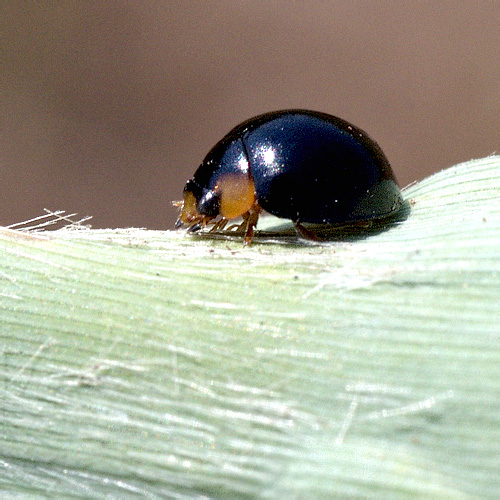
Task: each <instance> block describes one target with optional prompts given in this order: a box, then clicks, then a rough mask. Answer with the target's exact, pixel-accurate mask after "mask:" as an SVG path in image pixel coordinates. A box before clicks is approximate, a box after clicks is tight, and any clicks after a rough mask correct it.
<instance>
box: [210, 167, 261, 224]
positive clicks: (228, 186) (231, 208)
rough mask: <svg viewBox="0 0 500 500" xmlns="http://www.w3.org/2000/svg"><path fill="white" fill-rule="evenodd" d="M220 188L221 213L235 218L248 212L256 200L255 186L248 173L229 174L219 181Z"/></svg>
mask: <svg viewBox="0 0 500 500" xmlns="http://www.w3.org/2000/svg"><path fill="white" fill-rule="evenodd" d="M216 189H218V190H220V193H221V195H220V215H222V217H225V218H226V219H234V218H235V217H239V216H240V215H242V214H244V213H245V212H248V210H250V208H251V207H252V205H253V204H254V202H255V186H254V183H253V181H252V179H251V178H250V177H248V176H247V175H244V174H242V175H234V174H228V175H225V176H223V177H222V178H221V179H220V181H219V182H218V183H217V188H216Z"/></svg>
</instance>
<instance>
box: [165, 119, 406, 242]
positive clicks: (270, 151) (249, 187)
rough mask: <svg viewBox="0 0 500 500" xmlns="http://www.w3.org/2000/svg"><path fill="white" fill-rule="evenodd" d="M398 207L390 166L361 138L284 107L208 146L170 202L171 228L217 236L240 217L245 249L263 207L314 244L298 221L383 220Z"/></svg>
mask: <svg viewBox="0 0 500 500" xmlns="http://www.w3.org/2000/svg"><path fill="white" fill-rule="evenodd" d="M401 203H402V198H401V191H400V190H399V188H398V185H397V183H396V179H395V177H394V174H393V172H392V169H391V166H390V165H389V162H388V160H387V158H386V157H385V155H384V153H383V152H382V150H381V149H380V147H379V146H378V144H377V143H376V142H375V141H373V140H372V139H371V138H370V137H369V136H368V135H367V134H366V132H364V131H363V130H361V129H359V128H358V127H355V126H354V125H351V124H350V123H349V122H347V121H345V120H342V119H341V118H337V117H335V116H332V115H328V114H326V113H320V112H316V111H308V110H302V109H289V110H283V111H274V112H271V113H266V114H263V115H259V116H256V117H255V118H251V119H250V120H247V121H244V122H243V123H241V124H240V125H238V126H237V127H235V128H233V129H232V130H231V131H230V132H229V133H228V134H227V135H226V136H225V137H224V138H223V139H222V140H221V141H220V142H218V143H217V144H216V145H215V146H214V147H213V148H212V150H211V151H210V152H209V153H208V154H207V156H206V157H205V159H204V160H203V162H202V164H201V165H200V167H199V168H198V170H197V171H196V172H195V174H194V176H193V177H192V178H191V179H189V180H188V181H187V183H186V186H185V187H184V199H183V201H181V202H174V205H176V206H180V207H181V213H180V216H179V219H178V220H177V222H176V225H175V227H176V228H178V227H180V226H183V225H187V226H188V231H197V230H199V229H201V228H202V227H205V226H206V225H207V224H214V227H213V229H217V230H218V229H223V228H224V227H225V226H226V224H227V222H228V220H230V219H233V218H236V217H239V216H242V217H243V223H242V224H240V225H239V229H240V230H241V231H242V233H243V234H244V235H245V240H244V241H245V243H246V244H248V243H250V241H251V239H252V236H253V231H254V228H255V226H256V224H257V220H258V218H259V213H260V212H261V210H262V209H264V210H266V211H267V212H270V213H271V214H273V215H276V216H277V217H282V218H285V219H291V220H292V221H293V222H294V224H295V227H296V229H297V232H298V233H299V234H300V235H302V236H304V237H308V238H314V234H313V233H311V231H309V230H307V229H305V228H304V227H303V226H302V224H301V223H302V222H312V223H317V224H332V225H334V224H337V225H338V224H342V225H345V224H347V223H354V222H357V221H367V220H372V219H382V218H385V217H388V216H390V215H392V214H394V213H395V212H396V211H397V210H398V209H399V207H400V206H401ZM218 216H221V219H219V220H218V221H216V220H215V218H216V217H218Z"/></svg>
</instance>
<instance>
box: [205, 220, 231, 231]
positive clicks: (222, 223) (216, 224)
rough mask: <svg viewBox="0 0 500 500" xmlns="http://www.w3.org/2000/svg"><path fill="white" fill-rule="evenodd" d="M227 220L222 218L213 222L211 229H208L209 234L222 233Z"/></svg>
mask: <svg viewBox="0 0 500 500" xmlns="http://www.w3.org/2000/svg"><path fill="white" fill-rule="evenodd" d="M227 222H228V220H227V219H226V218H224V217H223V218H222V219H221V220H219V221H217V222H214V225H213V227H211V228H210V231H209V232H210V233H213V232H215V231H222V230H223V229H224V228H225V227H226V224H227Z"/></svg>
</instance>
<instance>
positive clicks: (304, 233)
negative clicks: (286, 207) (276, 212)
mask: <svg viewBox="0 0 500 500" xmlns="http://www.w3.org/2000/svg"><path fill="white" fill-rule="evenodd" d="M293 225H294V227H295V231H296V232H297V234H298V235H299V236H300V237H301V238H304V239H306V240H312V241H321V240H320V239H319V238H318V237H317V236H316V235H315V234H314V233H313V232H312V231H309V229H306V228H305V227H304V226H303V225H302V224H301V223H300V222H299V221H296V220H294V221H293Z"/></svg>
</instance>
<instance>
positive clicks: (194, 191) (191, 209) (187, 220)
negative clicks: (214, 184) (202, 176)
mask: <svg viewBox="0 0 500 500" xmlns="http://www.w3.org/2000/svg"><path fill="white" fill-rule="evenodd" d="M174 206H178V207H181V213H180V214H179V218H178V219H177V222H176V223H175V227H176V228H179V227H181V226H187V227H188V231H189V232H194V231H198V230H199V229H201V228H202V227H205V226H206V225H207V224H208V223H209V222H210V221H211V220H212V219H214V218H215V217H217V216H218V215H219V196H218V193H217V192H216V191H215V190H209V189H203V188H201V187H200V186H199V185H198V184H196V182H194V180H193V179H190V180H189V181H188V182H187V184H186V186H185V188H184V199H183V200H182V201H180V202H174Z"/></svg>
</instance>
